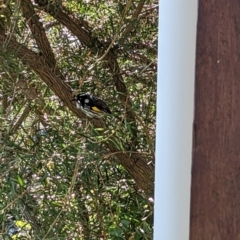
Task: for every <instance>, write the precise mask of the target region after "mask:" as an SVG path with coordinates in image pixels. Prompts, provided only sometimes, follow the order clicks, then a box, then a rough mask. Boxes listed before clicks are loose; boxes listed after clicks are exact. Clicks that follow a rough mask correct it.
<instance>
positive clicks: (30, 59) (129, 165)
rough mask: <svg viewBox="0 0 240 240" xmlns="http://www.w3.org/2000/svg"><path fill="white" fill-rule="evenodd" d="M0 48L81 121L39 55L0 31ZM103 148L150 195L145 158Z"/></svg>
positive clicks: (67, 90)
mask: <svg viewBox="0 0 240 240" xmlns="http://www.w3.org/2000/svg"><path fill="white" fill-rule="evenodd" d="M0 45H1V46H5V48H6V49H7V51H9V52H11V53H15V54H16V56H17V57H18V58H19V59H21V61H22V62H23V63H24V64H25V65H26V66H28V67H29V68H30V69H32V70H33V71H34V72H35V73H36V74H37V75H38V76H39V77H40V78H41V79H42V80H43V81H44V82H45V83H46V84H47V86H48V87H49V88H50V89H51V90H52V91H53V92H54V93H55V94H56V95H57V96H58V97H59V98H60V99H61V100H62V102H63V103H64V105H65V106H66V107H67V108H68V109H69V110H71V111H72V112H73V113H74V114H75V115H76V116H78V117H79V118H85V115H84V114H83V113H82V112H81V111H79V110H78V109H77V108H76V106H75V104H74V103H73V102H72V101H71V99H72V90H71V89H70V87H69V86H68V85H67V84H66V83H65V82H63V81H62V80H61V78H60V77H58V76H57V75H56V74H55V73H54V71H53V69H52V68H51V67H50V66H49V65H48V64H47V62H46V61H45V57H44V56H43V55H40V56H39V55H38V54H36V53H34V52H33V51H31V50H30V49H28V48H27V47H25V46H23V45H21V44H20V43H18V42H17V41H16V40H14V39H7V38H6V36H5V35H4V32H3V31H0ZM92 123H93V124H94V125H95V126H96V127H104V123H103V121H101V120H96V119H94V120H93V121H92ZM106 147H107V148H108V149H109V150H110V152H111V153H113V154H114V156H115V157H116V158H117V159H118V160H119V162H120V163H121V164H122V165H123V166H124V167H125V168H126V169H127V170H128V172H129V174H130V175H131V176H132V178H133V179H134V180H135V182H136V184H137V186H138V187H139V188H140V189H142V190H144V192H145V194H146V196H153V191H154V187H153V171H154V167H153V166H152V165H150V164H148V161H147V159H145V158H144V157H143V155H142V154H140V153H131V152H130V153H127V152H126V153H124V152H123V151H119V149H117V148H116V147H115V146H114V144H110V143H106ZM153 161H154V160H153Z"/></svg>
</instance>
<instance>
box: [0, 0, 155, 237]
mask: <svg viewBox="0 0 240 240" xmlns="http://www.w3.org/2000/svg"><path fill="white" fill-rule="evenodd" d="M157 8H158V6H157V3H156V2H154V1H151V0H150V1H136V2H134V1H111V0H110V1H106V2H104V1H88V0H86V1H47V0H35V1H30V0H19V1H5V2H4V1H1V2H0V46H1V47H0V77H1V81H0V86H1V90H0V100H1V105H0V124H1V130H0V143H1V150H0V159H1V170H0V176H1V177H0V183H1V190H0V209H1V214H0V222H1V223H2V224H1V226H2V229H1V231H0V232H1V238H2V239H10V237H11V236H10V235H9V229H10V227H9V226H10V225H11V226H13V225H14V226H16V225H18V233H17V234H16V235H14V236H12V238H13V239H91V240H94V239H96V240H99V239H104V240H105V239H106V240H107V239H111V240H115V239H136V240H137V239H151V238H152V213H153V210H152V204H151V202H149V200H148V197H150V196H153V174H154V173H153V171H154V132H155V101H156V53H157V50H156V41H157V17H158V16H157V14H158V12H157V10H158V9H157ZM75 92H90V93H92V94H94V95H96V96H98V97H100V98H102V99H104V101H106V102H107V103H108V105H109V107H110V109H111V110H112V112H113V115H112V116H107V117H106V118H104V119H103V120H101V119H100V120H97V119H87V118H86V116H85V115H84V114H83V113H81V112H80V111H79V110H77V109H76V107H75V105H74V103H73V102H71V99H72V96H73V94H74V93H75ZM7 216H11V221H10V220H9V218H8V217H7ZM12 219H14V220H12ZM10 222H11V224H10ZM18 223H21V224H24V226H22V228H24V227H25V226H27V231H28V232H27V233H26V234H22V235H21V234H20V233H19V232H21V231H22V232H23V230H21V226H20V227H19V224H18ZM21 224H20V225H21ZM16 228H17V227H16ZM25 231H26V227H25Z"/></svg>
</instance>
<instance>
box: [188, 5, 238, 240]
mask: <svg viewBox="0 0 240 240" xmlns="http://www.w3.org/2000/svg"><path fill="white" fill-rule="evenodd" d="M195 94H196V95H195V96H196V99H195V120H194V143H193V166H192V189H191V226H190V228H191V229H190V239H191V240H220V239H221V240H226V239H234V240H237V239H240V3H239V1H237V0H217V1H203V0H200V1H199V19H198V27H197V61H196V93H195Z"/></svg>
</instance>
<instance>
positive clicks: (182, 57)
mask: <svg viewBox="0 0 240 240" xmlns="http://www.w3.org/2000/svg"><path fill="white" fill-rule="evenodd" d="M197 3H198V1H197V0H160V7H159V36H158V37H159V39H158V87H157V130H156V131H157V133H156V167H155V212H154V240H187V239H189V223H190V221H189V220H190V219H189V218H190V183H191V160H192V127H193V108H194V78H195V46H196V26H197V5H198V4H197Z"/></svg>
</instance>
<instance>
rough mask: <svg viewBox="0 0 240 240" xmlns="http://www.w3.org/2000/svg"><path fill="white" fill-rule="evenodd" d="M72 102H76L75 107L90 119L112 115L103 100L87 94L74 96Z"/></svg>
mask: <svg viewBox="0 0 240 240" xmlns="http://www.w3.org/2000/svg"><path fill="white" fill-rule="evenodd" d="M72 101H76V107H77V108H78V109H80V110H81V111H82V112H83V113H85V114H86V115H87V116H88V117H90V118H102V117H104V116H105V115H107V114H111V113H112V112H111V111H110V109H109V107H108V105H107V104H106V103H105V102H104V101H103V100H101V99H99V98H97V97H95V96H92V95H90V94H87V93H81V94H77V95H75V96H74V99H72Z"/></svg>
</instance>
